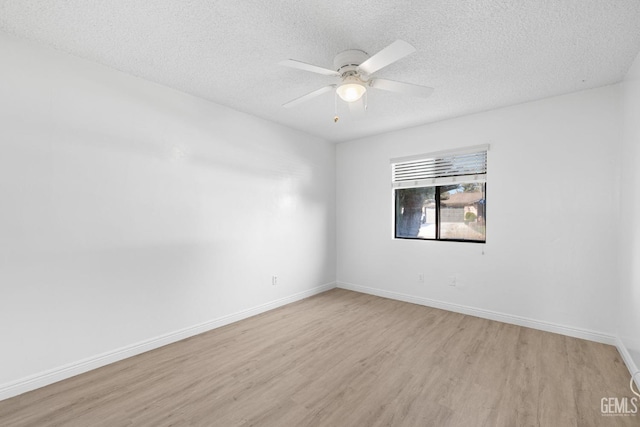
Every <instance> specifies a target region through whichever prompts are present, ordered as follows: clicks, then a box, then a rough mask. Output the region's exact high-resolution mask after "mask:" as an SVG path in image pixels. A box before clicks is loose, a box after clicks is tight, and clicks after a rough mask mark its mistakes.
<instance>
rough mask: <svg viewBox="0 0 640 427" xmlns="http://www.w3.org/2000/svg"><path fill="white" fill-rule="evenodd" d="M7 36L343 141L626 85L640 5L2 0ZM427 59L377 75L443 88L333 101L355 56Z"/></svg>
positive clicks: (562, 0)
mask: <svg viewBox="0 0 640 427" xmlns="http://www.w3.org/2000/svg"><path fill="white" fill-rule="evenodd" d="M0 31H4V32H6V33H8V34H11V35H15V36H18V37H21V38H26V39H30V40H34V41H37V42H41V43H44V44H47V45H50V46H52V47H54V48H57V49H59V50H62V51H65V52H69V53H72V54H74V55H77V56H79V57H83V58H87V59H90V60H93V61H96V62H99V63H102V64H105V65H108V66H110V67H113V68H115V69H118V70H121V71H124V72H126V73H130V74H133V75H136V76H139V77H142V78H145V79H147V80H151V81H154V82H157V83H160V84H163V85H166V86H169V87H173V88H175V89H178V90H181V91H184V92H187V93H191V94H193V95H196V96H199V97H202V98H206V99H209V100H211V101H214V102H216V103H219V104H223V105H226V106H229V107H232V108H234V109H237V110H240V111H244V112H247V113H250V114H254V115H256V116H259V117H263V118H265V119H268V120H272V121H275V122H279V123H282V124H284V125H287V126H290V127H293V128H296V129H300V130H302V131H305V132H308V133H311V134H314V135H318V136H321V137H323V138H325V139H328V140H332V141H345V140H350V139H354V138H359V137H363V136H367V135H371V134H376V133H381V132H386V131H390V130H394V129H399V128H403V127H407V126H413V125H417V124H422V123H428V122H432V121H436V120H441V119H445V118H450V117H455V116H460V115H463V114H468V113H471V112H476V111H482V110H488V109H492V108H496V107H501V106H506V105H511V104H515V103H520V102H525V101H529V100H534V99H539V98H544V97H548V96H553V95H559V94H563V93H568V92H572V91H576V90H581V89H587V88H593V87H598V86H603V85H607V84H612V83H616V82H619V81H620V80H621V79H622V78H623V76H624V74H625V73H626V71H627V69H628V68H629V66H630V65H631V62H632V61H633V59H634V57H635V56H636V55H637V54H638V52H639V51H640V1H638V0H615V1H611V0H608V1H607V0H530V1H523V0H503V1H497V0H493V1H490V0H477V1H448V0H433V1H426V0H385V1H373V0H356V1H344V0H340V1H338V0H323V1H295V0H272V1H268V0H233V1H232V0H219V1H211V0H191V1H176V0H140V1H131V0H110V1H99V0H64V1H63V0H49V1H47V0H40V1H36V0H0ZM396 39H402V40H406V41H408V42H409V43H411V44H412V45H413V46H415V48H416V49H417V52H415V53H413V54H412V55H410V56H408V57H406V58H404V59H402V60H400V61H399V62H397V63H395V64H393V65H390V66H389V67H387V68H384V69H383V70H381V71H379V72H378V73H376V76H378V77H383V78H387V79H391V80H399V81H403V82H409V83H416V84H421V85H425V86H431V87H433V88H435V92H434V94H433V95H432V96H431V97H430V98H427V99H421V98H413V97H408V96H405V95H399V94H393V93H389V92H383V91H374V90H370V91H369V93H370V95H369V97H368V106H369V109H368V111H367V114H366V116H365V117H364V118H359V119H356V118H354V117H352V116H350V115H349V112H348V108H346V107H345V106H344V104H342V105H340V106H339V112H340V117H341V119H340V121H339V122H338V123H334V122H333V112H334V96H333V95H332V94H331V93H326V94H324V95H322V96H320V97H318V98H315V99H313V100H311V101H309V102H307V103H305V104H302V105H300V106H298V107H296V108H294V109H285V108H282V107H281V104H283V103H284V102H286V101H289V100H291V99H293V98H296V97H298V96H301V95H303V94H306V93H308V92H310V91H312V90H314V89H317V88H320V87H322V86H325V85H327V84H330V83H333V82H334V78H332V77H326V76H322V75H318V74H312V73H309V72H304V71H300V70H295V69H289V68H285V67H282V66H279V65H277V63H278V62H279V61H281V60H284V59H289V58H292V59H297V60H301V61H305V62H309V63H312V64H316V65H319V66H322V67H327V68H332V65H333V57H334V56H335V55H336V54H337V53H338V52H341V51H343V50H346V49H361V50H364V51H366V52H368V53H369V54H374V53H376V52H377V51H379V50H381V49H382V48H384V47H385V46H387V45H388V44H390V43H392V42H393V41H395V40H396Z"/></svg>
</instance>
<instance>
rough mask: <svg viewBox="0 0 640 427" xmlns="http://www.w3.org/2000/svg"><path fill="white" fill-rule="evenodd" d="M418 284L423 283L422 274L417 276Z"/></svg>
mask: <svg viewBox="0 0 640 427" xmlns="http://www.w3.org/2000/svg"><path fill="white" fill-rule="evenodd" d="M418 282H420V283H424V273H420V274H418Z"/></svg>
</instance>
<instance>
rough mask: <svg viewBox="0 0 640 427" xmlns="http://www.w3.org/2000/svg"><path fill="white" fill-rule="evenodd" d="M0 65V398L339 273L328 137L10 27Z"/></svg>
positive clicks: (2, 40)
mask: <svg viewBox="0 0 640 427" xmlns="http://www.w3.org/2000/svg"><path fill="white" fill-rule="evenodd" d="M0 63H2V66H1V67H0V148H1V151H0V328H1V333H0V346H1V351H0V359H1V361H0V390H2V388H3V385H4V386H5V391H6V387H7V386H11V384H14V383H16V382H17V383H20V382H21V381H22V380H24V379H25V378H28V377H30V376H33V375H35V376H36V377H37V375H39V374H41V373H43V372H45V371H49V370H53V371H55V370H56V369H59V368H60V367H62V366H66V365H68V364H71V365H73V364H74V363H77V362H78V361H81V360H85V359H91V358H93V357H95V356H96V355H100V354H105V353H106V354H109V353H110V352H113V351H114V350H117V349H122V348H128V346H131V345H133V344H136V343H141V342H145V341H147V340H150V339H153V338H156V337H160V336H163V335H165V334H168V333H172V332H175V331H178V330H182V329H184V328H189V327H192V326H194V325H200V324H202V323H203V322H210V321H212V320H215V319H220V318H224V316H228V315H232V314H234V313H238V312H242V311H243V310H248V309H252V308H256V307H263V306H264V304H268V303H273V302H274V301H275V302H277V301H283V300H285V299H286V298H293V297H296V296H300V295H308V294H309V293H310V292H311V293H313V292H315V291H317V290H320V289H325V288H326V287H324V288H322V287H321V285H324V284H328V287H330V286H331V284H332V283H333V282H334V281H335V258H336V256H335V145H334V144H330V143H327V142H326V141H323V140H320V139H318V138H315V137H311V136H309V135H306V134H303V133H300V132H297V131H293V130H290V129H287V128H284V127H282V126H279V125H276V124H273V123H270V122H267V121H263V120H260V119H257V118H255V117H252V116H249V115H246V114H243V113H239V112H237V111H234V110H231V109H228V108H225V107H222V106H220V105H216V104H213V103H209V102H206V101H204V100H201V99H198V98H195V97H192V96H189V95H186V94H183V93H179V92H176V91H173V90H170V89H168V88H165V87H162V86H159V85H156V84H153V83H150V82H146V81H144V80H141V79H137V78H135V77H132V76H129V75H126V74H123V73H119V72H117V71H115V70H112V69H108V68H106V67H103V66H100V65H98V64H94V63H90V62H86V61H83V60H80V59H78V58H74V57H71V56H68V55H65V54H62V53H59V52H56V51H53V50H49V49H45V48H42V47H38V46H34V45H30V44H27V43H24V42H21V41H16V40H14V39H11V38H9V37H7V36H3V35H0ZM273 274H277V275H278V276H279V284H278V285H277V286H272V285H271V276H272V275H273ZM37 385H38V384H37ZM39 385H42V384H41V383H40V384H39ZM7 393H9V394H10V393H11V391H10V390H9V391H8V392H7ZM5 397H6V395H5Z"/></svg>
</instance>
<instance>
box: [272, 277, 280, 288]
mask: <svg viewBox="0 0 640 427" xmlns="http://www.w3.org/2000/svg"><path fill="white" fill-rule="evenodd" d="M271 284H272V285H273V286H275V285H277V284H278V276H271Z"/></svg>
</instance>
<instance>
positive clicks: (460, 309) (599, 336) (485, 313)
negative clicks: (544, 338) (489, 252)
mask: <svg viewBox="0 0 640 427" xmlns="http://www.w3.org/2000/svg"><path fill="white" fill-rule="evenodd" d="M337 287H338V288H341V289H347V290H350V291H355V292H361V293H364V294H370V295H376V296H379V297H384V298H389V299H394V300H398V301H404V302H410V303H413V304H418V305H424V306H427V307H433V308H440V309H442V310H447V311H453V312H455V313H462V314H468V315H470V316H475V317H481V318H483V319H489V320H496V321H498V322H504V323H510V324H513V325H518V326H524V327H527V328H532V329H538V330H541V331H546V332H553V333H556V334H561V335H567V336H570V337H574V338H582V339H585V340H589V341H595V342H599V343H604V344H610V345H615V344H616V337H615V336H613V335H609V334H605V333H602V332H597V331H591V330H588V329H581V328H576V327H573V326H565V325H559V324H556V323H551V322H545V321H541V320H535V319H529V318H526V317H522V316H515V315H512V314H505V313H500V312H497V311H491V310H484V309H481V308H475V307H469V306H466V305H461V304H454V303H449V302H444V301H438V300H434V299H430V298H424V297H418V296H413V295H407V294H402V293H399V292H392V291H385V290H382V289H376V288H370V287H367V286H361V285H354V284H352V283H344V282H338V284H337Z"/></svg>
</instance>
